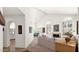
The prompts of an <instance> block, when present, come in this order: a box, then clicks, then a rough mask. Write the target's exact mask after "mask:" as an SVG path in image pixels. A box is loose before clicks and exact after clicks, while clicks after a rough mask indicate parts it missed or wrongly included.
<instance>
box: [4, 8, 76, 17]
mask: <svg viewBox="0 0 79 59" xmlns="http://www.w3.org/2000/svg"><path fill="white" fill-rule="evenodd" d="M37 9H39V10H40V11H42V12H44V13H47V14H77V8H76V7H37ZM3 14H4V15H5V16H6V15H24V14H23V13H22V12H21V11H20V10H19V9H18V8H17V7H4V8H3Z"/></svg>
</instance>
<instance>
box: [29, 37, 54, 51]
mask: <svg viewBox="0 0 79 59" xmlns="http://www.w3.org/2000/svg"><path fill="white" fill-rule="evenodd" d="M29 51H31V52H54V51H55V43H54V39H53V38H49V37H46V36H39V37H38V38H37V43H36V44H35V45H33V46H31V47H29Z"/></svg>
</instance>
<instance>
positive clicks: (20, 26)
mask: <svg viewBox="0 0 79 59" xmlns="http://www.w3.org/2000/svg"><path fill="white" fill-rule="evenodd" d="M18 34H22V25H18Z"/></svg>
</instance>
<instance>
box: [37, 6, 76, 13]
mask: <svg viewBox="0 0 79 59" xmlns="http://www.w3.org/2000/svg"><path fill="white" fill-rule="evenodd" d="M38 9H40V10H41V11H42V12H44V13H47V14H77V7H38Z"/></svg>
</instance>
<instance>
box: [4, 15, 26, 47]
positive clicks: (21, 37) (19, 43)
mask: <svg viewBox="0 0 79 59" xmlns="http://www.w3.org/2000/svg"><path fill="white" fill-rule="evenodd" d="M5 20H6V26H5V28H4V39H3V43H4V44H3V46H4V47H9V43H10V34H9V22H11V21H13V22H14V23H15V26H16V28H15V40H16V47H17V48H25V16H24V15H18V16H17V15H14V16H5ZM18 25H22V34H18Z"/></svg>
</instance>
